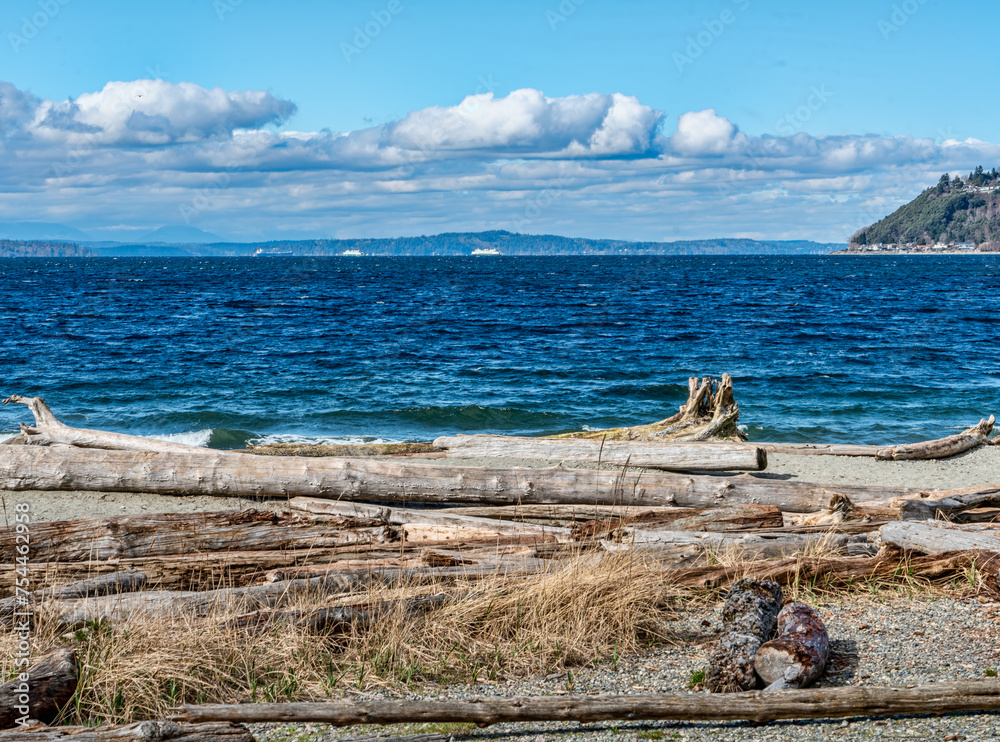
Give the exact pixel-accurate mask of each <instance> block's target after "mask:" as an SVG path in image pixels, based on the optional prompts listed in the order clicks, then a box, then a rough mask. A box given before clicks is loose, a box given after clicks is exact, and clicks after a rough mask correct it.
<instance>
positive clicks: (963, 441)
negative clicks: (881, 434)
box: [875, 415, 996, 461]
mask: <svg viewBox="0 0 1000 742" xmlns="http://www.w3.org/2000/svg"><path fill="white" fill-rule="evenodd" d="M995 423H996V418H995V417H993V415H990V418H989V420H980V421H979V423H978V424H977V425H974V426H973V427H971V428H969V429H968V430H965V431H962V432H961V433H958V434H957V435H949V436H948V437H947V438H940V439H938V440H936V441H925V442H923V443H907V444H904V445H901V446H889V447H888V448H883V449H881V450H880V451H879V452H878V453H877V454H876V455H875V458H876V459H878V460H879V461H906V460H910V459H944V458H948V457H949V456H955V455H956V454H960V453H962V452H963V451H968V450H970V449H973V448H977V447H979V446H983V445H986V444H987V443H988V442H989V434H990V432H991V431H992V430H993V425H994V424H995Z"/></svg>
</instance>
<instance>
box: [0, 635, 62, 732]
mask: <svg viewBox="0 0 1000 742" xmlns="http://www.w3.org/2000/svg"><path fill="white" fill-rule="evenodd" d="M22 672H23V671H22ZM25 675H26V676H27V677H22V676H21V675H20V674H18V675H16V676H15V677H14V679H13V680H11V681H10V682H7V683H4V684H3V685H0V729H7V728H8V727H12V726H14V725H15V724H16V723H17V720H18V719H21V718H24V717H27V718H28V719H37V720H38V721H44V722H50V721H52V720H54V719H55V718H56V716H57V715H58V713H59V711H60V710H61V709H62V708H63V707H64V706H65V705H66V704H68V703H69V700H70V699H71V698H72V697H73V694H74V693H76V686H77V673H76V653H75V652H74V651H73V650H72V649H60V650H58V651H56V652H53V653H52V654H50V655H48V656H46V657H43V658H41V659H40V660H38V661H37V662H36V663H35V664H34V665H32V666H31V668H29V669H28V670H27V672H26V673H25Z"/></svg>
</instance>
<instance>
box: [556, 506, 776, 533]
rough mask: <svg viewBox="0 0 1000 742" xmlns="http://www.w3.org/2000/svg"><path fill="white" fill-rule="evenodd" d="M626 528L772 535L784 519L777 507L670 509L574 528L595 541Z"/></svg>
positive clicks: (605, 520)
mask: <svg viewBox="0 0 1000 742" xmlns="http://www.w3.org/2000/svg"><path fill="white" fill-rule="evenodd" d="M625 526H635V527H637V528H640V529H642V530H657V531H713V532H723V533H726V532H740V531H751V530H755V531H768V530H773V529H781V528H782V527H783V526H784V518H783V517H782V515H781V511H780V510H779V509H778V508H776V507H774V506H773V505H733V506H731V507H727V508H710V509H707V510H700V509H696V508H667V509H658V510H647V511H644V512H639V513H636V514H635V515H625V516H619V517H610V518H603V519H600V520H590V521H587V522H585V523H578V524H576V525H575V526H573V528H572V532H573V537H574V538H576V539H578V540H579V539H584V538H594V537H595V536H600V535H602V534H605V533H609V532H611V531H617V530H619V529H621V528H623V527H625Z"/></svg>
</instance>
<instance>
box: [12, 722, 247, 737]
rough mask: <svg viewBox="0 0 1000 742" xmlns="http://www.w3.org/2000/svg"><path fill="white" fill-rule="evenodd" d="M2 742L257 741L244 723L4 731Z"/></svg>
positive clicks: (147, 724) (157, 723)
mask: <svg viewBox="0 0 1000 742" xmlns="http://www.w3.org/2000/svg"><path fill="white" fill-rule="evenodd" d="M0 742H254V737H253V735H252V734H251V733H250V732H249V730H247V728H246V727H244V726H242V725H241V724H233V723H230V722H207V723H202V724H178V723H174V722H163V721H139V722H136V723H135V724H128V725H125V726H120V727H114V726H112V727H46V726H37V727H28V728H22V729H10V730H7V731H4V732H0Z"/></svg>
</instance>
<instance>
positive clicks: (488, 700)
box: [0, 679, 1000, 742]
mask: <svg viewBox="0 0 1000 742" xmlns="http://www.w3.org/2000/svg"><path fill="white" fill-rule="evenodd" d="M996 710H1000V681H997V680H994V679H988V680H966V681H957V682H949V683H934V684H931V685H923V686H916V687H914V686H908V687H863V686H851V687H846V688H810V689H804V690H786V691H780V692H776V693H764V692H750V693H733V694H728V695H722V696H717V695H707V694H703V693H669V694H668V693H665V694H661V695H648V696H618V695H606V696H584V695H568V696H545V697H541V698H531V697H524V696H521V697H499V698H497V697H479V698H471V699H467V700H445V701H414V700H407V699H391V700H372V701H365V700H347V699H344V700H336V701H327V702H325V703H258V704H237V705H229V706H227V705H204V706H181V707H179V708H176V709H173V711H172V713H171V714H170V716H169V718H170V719H172V720H176V721H210V720H227V721H240V722H246V723H250V722H264V721H268V722H279V721H280V722H317V723H320V722H321V723H326V724H332V725H334V726H351V725H354V724H404V723H449V722H464V723H472V724H477V725H479V726H488V725H490V724H499V723H502V722H542V721H564V722H565V721H578V722H594V721H614V720H621V721H752V722H758V723H766V722H770V721H776V720H778V719H838V718H842V717H850V716H890V715H892V716H896V715H898V716H903V715H914V714H950V713H960V712H964V711H996ZM0 742H2V741H0Z"/></svg>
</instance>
